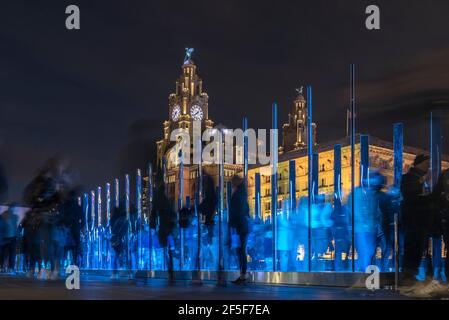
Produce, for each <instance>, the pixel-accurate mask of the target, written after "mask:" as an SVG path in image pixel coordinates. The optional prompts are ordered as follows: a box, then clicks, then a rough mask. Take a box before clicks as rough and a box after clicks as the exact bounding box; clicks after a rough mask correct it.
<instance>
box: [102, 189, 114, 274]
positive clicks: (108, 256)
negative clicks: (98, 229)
mask: <svg viewBox="0 0 449 320" xmlns="http://www.w3.org/2000/svg"><path fill="white" fill-rule="evenodd" d="M103 230H104V238H105V241H104V243H105V251H106V252H105V256H106V263H107V269H111V267H112V265H111V262H112V260H111V249H112V248H111V242H110V241H108V239H110V237H111V184H110V183H106V226H104V227H103Z"/></svg>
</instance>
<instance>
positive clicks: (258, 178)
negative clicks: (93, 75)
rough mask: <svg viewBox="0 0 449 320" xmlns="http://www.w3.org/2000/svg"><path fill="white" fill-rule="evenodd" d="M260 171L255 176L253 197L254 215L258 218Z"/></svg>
mask: <svg viewBox="0 0 449 320" xmlns="http://www.w3.org/2000/svg"><path fill="white" fill-rule="evenodd" d="M260 209H261V208H260V173H259V172H258V173H256V176H255V197H254V216H255V218H256V219H259V218H260Z"/></svg>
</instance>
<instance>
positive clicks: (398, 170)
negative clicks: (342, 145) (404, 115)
mask: <svg viewBox="0 0 449 320" xmlns="http://www.w3.org/2000/svg"><path fill="white" fill-rule="evenodd" d="M393 144H394V187H395V191H396V192H399V190H401V180H402V168H403V165H404V164H403V157H404V125H403V124H402V123H396V124H395V125H394V129H393ZM399 255H400V252H399V212H396V213H395V214H394V263H395V268H394V275H395V277H394V280H395V290H396V291H397V290H398V287H399V267H400V266H399Z"/></svg>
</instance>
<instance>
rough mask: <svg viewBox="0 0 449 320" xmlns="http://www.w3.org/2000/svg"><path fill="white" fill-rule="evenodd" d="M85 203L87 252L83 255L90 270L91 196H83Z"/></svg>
mask: <svg viewBox="0 0 449 320" xmlns="http://www.w3.org/2000/svg"><path fill="white" fill-rule="evenodd" d="M83 200H84V201H83V203H84V208H83V209H84V243H85V248H86V252H85V253H84V254H83V256H84V267H85V268H87V269H89V267H90V262H89V252H90V242H89V194H87V193H84V196H83Z"/></svg>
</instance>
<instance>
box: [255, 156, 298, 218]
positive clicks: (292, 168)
mask: <svg viewBox="0 0 449 320" xmlns="http://www.w3.org/2000/svg"><path fill="white" fill-rule="evenodd" d="M288 175H289V179H288V187H289V192H288V194H289V200H290V210H291V211H295V210H296V161H295V160H290V162H289V170H288ZM259 180H260V177H259ZM259 183H260V182H259Z"/></svg>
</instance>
